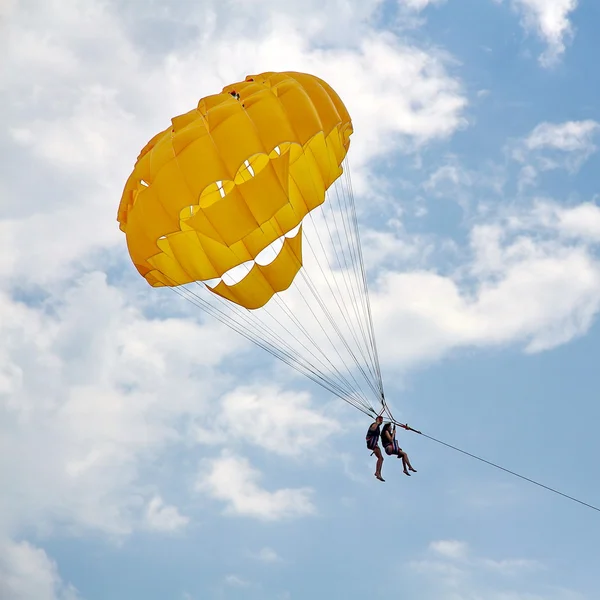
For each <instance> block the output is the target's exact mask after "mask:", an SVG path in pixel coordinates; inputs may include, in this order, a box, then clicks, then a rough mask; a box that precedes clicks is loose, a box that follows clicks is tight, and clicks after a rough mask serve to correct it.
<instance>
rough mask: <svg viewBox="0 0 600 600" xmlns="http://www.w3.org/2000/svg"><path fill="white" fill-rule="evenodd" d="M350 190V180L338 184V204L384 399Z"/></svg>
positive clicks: (336, 187)
mask: <svg viewBox="0 0 600 600" xmlns="http://www.w3.org/2000/svg"><path fill="white" fill-rule="evenodd" d="M336 183H337V182H336ZM340 188H341V193H340ZM349 190H350V187H349V179H347V183H346V186H345V187H344V186H342V185H341V184H338V185H336V186H335V191H336V196H337V197H338V203H339V206H340V214H341V216H342V221H343V223H344V229H345V231H346V237H347V240H348V246H349V250H350V253H351V261H350V264H351V265H352V267H353V269H352V274H353V275H354V279H355V284H356V286H355V287H356V290H357V293H358V295H359V298H360V301H361V304H360V306H361V309H362V316H363V320H364V321H365V323H366V324H367V326H368V325H369V324H370V325H371V327H368V334H369V348H370V351H371V356H372V360H373V364H374V366H375V369H376V370H377V377H378V380H379V381H378V383H379V384H380V387H381V393H382V397H383V385H382V384H381V373H380V372H379V363H378V360H377V353H376V348H375V335H374V332H373V329H372V324H371V323H370V321H369V314H368V309H367V300H368V292H367V291H366V289H365V287H364V281H362V278H361V275H360V260H359V256H358V250H357V247H358V246H359V242H358V240H357V234H356V232H355V231H354V229H355V228H354V227H353V226H352V223H351V222H350V220H351V216H352V209H351V207H350V200H349V196H350V194H349ZM342 199H343V201H344V204H343V207H342ZM356 229H358V221H356ZM361 284H362V285H361ZM361 323H362V320H361Z"/></svg>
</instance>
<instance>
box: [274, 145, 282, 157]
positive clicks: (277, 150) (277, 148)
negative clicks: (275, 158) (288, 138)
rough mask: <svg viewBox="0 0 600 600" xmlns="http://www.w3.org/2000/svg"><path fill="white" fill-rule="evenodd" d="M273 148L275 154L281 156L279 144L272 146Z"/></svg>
mask: <svg viewBox="0 0 600 600" xmlns="http://www.w3.org/2000/svg"><path fill="white" fill-rule="evenodd" d="M273 150H275V152H277V154H279V156H281V148H280V147H279V146H275V148H273Z"/></svg>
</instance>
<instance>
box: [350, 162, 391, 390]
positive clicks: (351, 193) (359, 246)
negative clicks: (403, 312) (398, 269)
mask: <svg viewBox="0 0 600 600" xmlns="http://www.w3.org/2000/svg"><path fill="white" fill-rule="evenodd" d="M344 173H345V178H346V182H347V187H348V191H349V201H350V202H349V204H350V207H351V209H352V219H353V221H352V222H353V224H354V233H355V235H356V242H357V243H356V249H357V251H358V256H359V262H360V268H361V274H362V280H363V285H364V290H365V298H366V304H367V311H368V316H369V327H370V333H371V339H372V340H373V350H374V352H375V365H376V367H377V371H378V373H379V381H380V383H381V398H382V400H383V399H384V398H385V394H384V391H383V379H382V377H381V366H380V363H379V354H378V352H377V342H376V340H375V328H374V327H373V314H372V311H371V302H370V299H369V287H368V284H367V276H366V271H365V263H364V257H363V253H362V248H361V244H360V233H359V230H358V218H357V216H356V204H355V202H354V190H353V188H352V180H351V178H350V164H349V162H348V159H347V158H344Z"/></svg>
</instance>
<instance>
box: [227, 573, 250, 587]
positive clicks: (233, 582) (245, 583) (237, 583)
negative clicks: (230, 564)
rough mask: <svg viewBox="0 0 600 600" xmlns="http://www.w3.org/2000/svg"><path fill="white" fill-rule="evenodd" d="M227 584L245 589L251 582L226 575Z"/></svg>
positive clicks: (237, 576) (236, 576)
mask: <svg viewBox="0 0 600 600" xmlns="http://www.w3.org/2000/svg"><path fill="white" fill-rule="evenodd" d="M225 583H226V584H227V585H229V586H231V587H237V588H244V587H249V586H250V582H249V581H247V580H246V579H242V578H241V577H240V576H239V575H233V574H231V575H226V576H225Z"/></svg>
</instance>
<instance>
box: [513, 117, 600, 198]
mask: <svg viewBox="0 0 600 600" xmlns="http://www.w3.org/2000/svg"><path fill="white" fill-rule="evenodd" d="M599 129H600V124H599V123H597V122H596V121H593V120H590V119H588V120H585V121H566V122H564V123H547V122H545V123H540V124H539V125H537V126H536V127H535V129H533V131H532V132H531V133H530V134H529V135H528V136H527V137H525V138H524V139H522V140H519V141H517V142H514V143H512V144H511V145H510V146H509V147H510V153H511V156H512V158H513V159H515V160H517V161H518V162H520V163H522V164H523V167H522V171H521V175H520V182H519V185H520V189H521V190H522V189H524V188H525V187H527V186H532V185H534V184H536V183H537V180H538V174H539V172H540V171H542V172H543V171H551V170H555V169H565V170H566V171H568V172H569V173H570V174H574V173H576V172H577V171H578V170H579V169H580V168H581V166H582V165H583V164H584V163H585V162H586V161H587V160H588V158H589V157H590V156H592V154H594V153H595V152H596V151H597V149H598V147H597V145H596V144H595V137H596V135H597V134H598V130H599Z"/></svg>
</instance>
